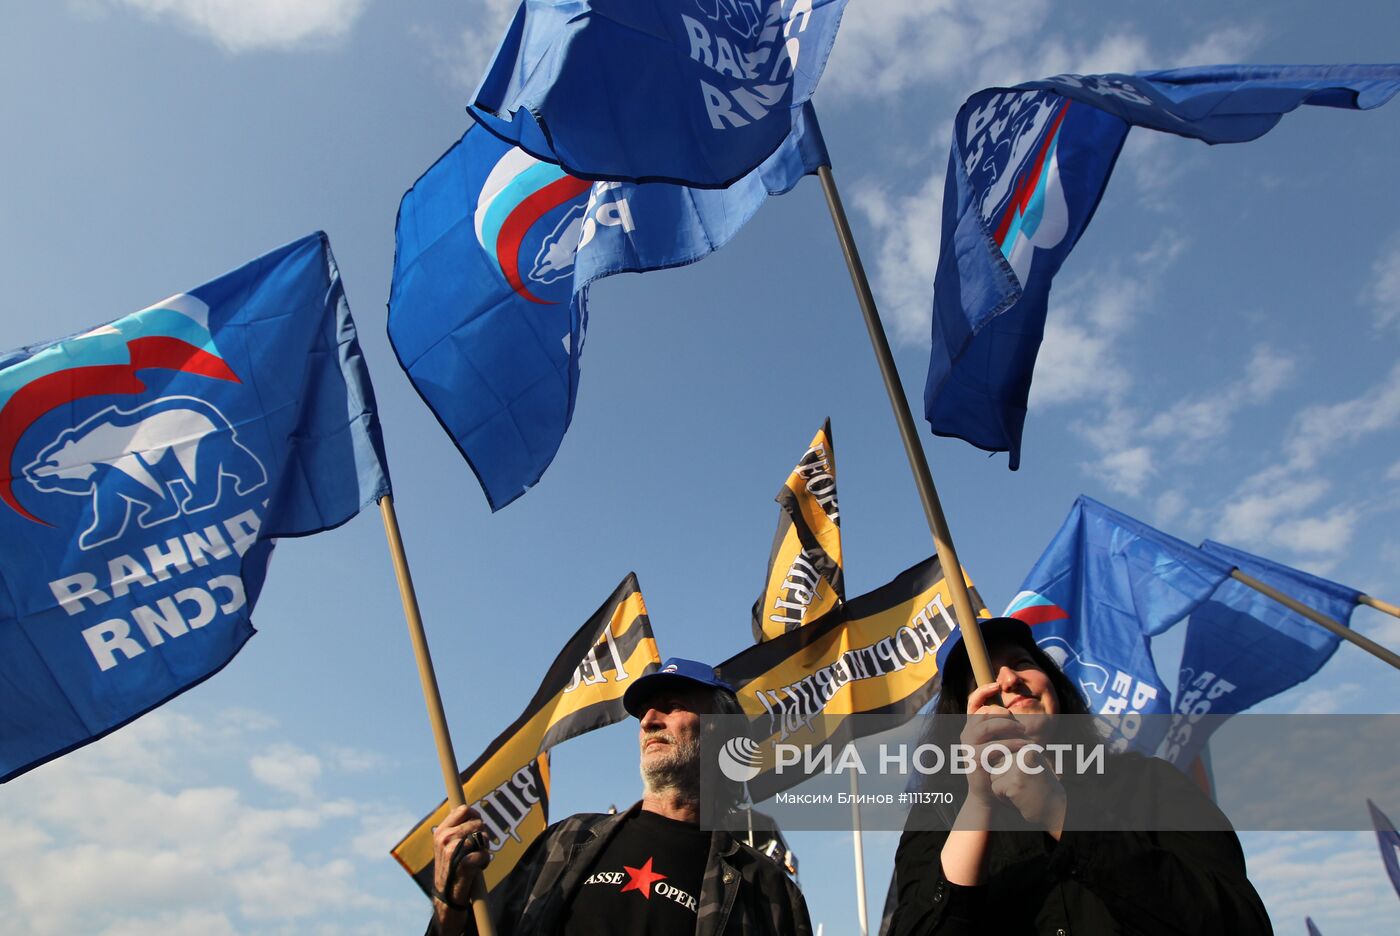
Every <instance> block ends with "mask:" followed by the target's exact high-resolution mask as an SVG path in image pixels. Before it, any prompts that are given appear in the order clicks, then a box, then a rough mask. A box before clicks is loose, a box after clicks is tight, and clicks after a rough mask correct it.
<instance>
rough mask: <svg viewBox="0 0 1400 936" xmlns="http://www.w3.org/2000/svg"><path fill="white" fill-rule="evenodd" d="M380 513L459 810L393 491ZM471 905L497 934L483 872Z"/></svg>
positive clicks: (482, 931) (453, 761)
mask: <svg viewBox="0 0 1400 936" xmlns="http://www.w3.org/2000/svg"><path fill="white" fill-rule="evenodd" d="M379 515H380V516H381V517H382V518H383V519H384V535H385V536H386V537H387V538H388V540H389V555H390V557H391V558H392V560H393V563H394V578H395V579H397V580H398V583H399V598H400V599H401V600H402V601H403V616H404V618H405V619H407V621H408V638H409V640H410V641H412V643H413V658H414V660H415V661H416V662H417V663H418V679H419V681H420V682H421V683H422V684H423V701H424V702H426V703H427V705H428V722H429V724H431V725H432V727H433V740H434V741H435V742H437V752H438V764H439V765H440V766H441V767H442V779H443V783H445V784H446V785H447V802H448V803H449V804H450V805H451V807H452V808H453V809H456V808H457V807H458V806H464V805H466V802H467V801H466V798H465V797H464V796H463V795H462V782H461V779H460V776H459V774H458V772H457V755H456V754H454V753H453V752H452V736H451V735H449V734H448V733H447V716H446V715H445V714H444V713H443V710H442V695H441V694H440V693H439V692H438V683H437V674H436V673H434V672H433V658H432V656H431V655H430V654H429V653H428V638H427V636H426V635H425V634H424V633H423V616H422V614H420V613H419V611H418V595H417V593H416V592H415V591H414V590H413V576H412V574H410V572H409V571H408V556H407V555H406V554H405V553H404V548H403V538H402V537H401V536H400V535H399V518H398V515H397V514H395V513H394V497H393V495H392V494H385V495H384V496H383V497H381V498H380V499H379ZM457 847H458V848H460V847H461V846H460V845H459V846H457ZM471 905H472V916H473V917H474V918H475V919H476V931H477V933H478V934H479V936H496V928H495V926H494V925H493V924H492V923H491V914H490V912H489V911H488V909H487V907H486V884H485V882H484V881H483V880H482V878H481V875H480V874H477V876H476V879H475V880H474V881H473V882H472V890H471Z"/></svg>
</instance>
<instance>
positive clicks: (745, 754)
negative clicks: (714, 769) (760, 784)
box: [719, 738, 763, 783]
mask: <svg viewBox="0 0 1400 936" xmlns="http://www.w3.org/2000/svg"><path fill="white" fill-rule="evenodd" d="M762 763H763V759H762V757H761V756H760V754H759V747H758V742H756V741H754V740H753V739H752V738H731V739H729V740H728V741H726V742H724V746H723V747H721V748H720V749H719V772H720V773H722V774H724V775H725V776H726V777H728V778H729V779H730V780H733V781H734V782H735V783H748V782H749V781H750V780H752V779H753V778H754V777H757V776H758V775H759V774H761V773H762V772H763V767H762Z"/></svg>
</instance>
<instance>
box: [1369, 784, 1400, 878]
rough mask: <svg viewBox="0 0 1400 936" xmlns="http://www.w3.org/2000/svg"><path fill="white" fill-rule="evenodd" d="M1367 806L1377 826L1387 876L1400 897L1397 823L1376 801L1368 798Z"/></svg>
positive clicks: (1378, 840) (1399, 843) (1377, 841)
mask: <svg viewBox="0 0 1400 936" xmlns="http://www.w3.org/2000/svg"><path fill="white" fill-rule="evenodd" d="M1366 808H1367V809H1369V810H1371V823H1372V825H1374V826H1375V827H1376V843H1377V844H1378V845H1380V848H1381V861H1383V862H1385V873H1386V876H1387V877H1389V878H1390V886H1391V887H1393V888H1395V895H1396V896H1397V897H1400V832H1396V831H1395V823H1393V822H1391V821H1390V817H1389V816H1387V815H1386V814H1385V813H1383V812H1381V811H1380V807H1378V806H1377V805H1376V804H1375V803H1373V802H1371V801H1370V800H1367V801H1366Z"/></svg>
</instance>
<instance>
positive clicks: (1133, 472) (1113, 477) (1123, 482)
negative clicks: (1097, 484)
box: [1084, 446, 1157, 496]
mask: <svg viewBox="0 0 1400 936" xmlns="http://www.w3.org/2000/svg"><path fill="white" fill-rule="evenodd" d="M1084 467H1085V470H1086V471H1088V472H1089V473H1090V474H1095V475H1098V477H1099V478H1100V480H1102V481H1103V482H1104V483H1105V484H1107V485H1108V486H1109V487H1111V488H1113V490H1115V491H1118V492H1119V493H1122V494H1132V495H1135V496H1136V495H1138V494H1141V493H1142V489H1143V487H1144V486H1146V484H1147V482H1148V481H1149V480H1151V478H1152V476H1153V475H1154V474H1156V471H1157V468H1156V465H1155V464H1154V461H1153V457H1152V450H1151V449H1149V448H1147V447H1145V446H1138V447H1136V448H1130V449H1122V450H1120V451H1116V452H1112V453H1110V454H1108V455H1105V456H1104V457H1103V458H1100V459H1099V460H1098V461H1096V462H1092V463H1088V464H1086V465H1085V466H1084Z"/></svg>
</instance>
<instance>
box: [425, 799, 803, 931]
mask: <svg viewBox="0 0 1400 936" xmlns="http://www.w3.org/2000/svg"><path fill="white" fill-rule="evenodd" d="M640 808H641V804H640V803H639V804H637V805H635V806H633V807H632V808H631V809H629V810H627V812H625V813H618V814H616V815H611V816H609V815H601V814H598V813H581V814H579V815H576V816H570V817H569V818H568V819H565V820H564V821H563V822H558V823H555V824H554V825H552V826H550V827H549V828H548V829H545V831H544V833H543V834H542V835H540V837H539V838H537V839H536V840H535V841H534V842H533V843H532V844H531V845H530V847H529V849H528V850H527V851H526V852H525V854H524V855H523V856H521V859H520V862H519V863H518V864H517V865H516V866H515V867H514V868H513V869H511V872H510V874H508V875H506V877H505V879H504V880H503V881H501V883H500V884H499V885H497V887H496V889H495V890H493V891H492V893H491V899H490V904H491V918H492V920H493V921H494V922H495V924H496V933H497V936H558V934H559V933H561V932H563V929H564V920H565V919H566V918H567V917H568V911H569V905H570V903H571V902H572V901H573V899H574V895H575V894H577V893H578V889H579V885H580V883H581V882H582V881H583V879H584V878H585V877H586V876H587V874H588V872H589V871H591V870H592V868H593V865H594V863H595V862H597V860H598V856H599V855H601V854H602V853H603V850H604V849H605V848H606V847H607V844H608V841H609V840H610V839H611V838H612V837H613V836H614V835H616V834H617V831H618V830H619V829H620V828H621V826H622V823H624V822H626V821H627V820H628V819H629V818H630V817H632V816H635V815H636V814H637V812H638V810H639V809H640ZM475 932H476V924H475V923H474V922H471V921H470V920H469V921H468V923H467V933H468V934H469V936H471V934H475ZM811 932H812V924H811V921H810V919H809V918H808V916H807V904H806V902H805V901H804V900H803V899H802V892H801V891H799V890H798V889H797V885H796V884H794V883H793V882H792V880H791V879H790V878H788V876H787V875H786V874H784V873H783V870H782V869H781V868H780V867H778V864H777V863H776V862H775V861H773V859H771V858H769V857H767V856H766V855H763V854H760V853H759V852H757V851H755V850H754V849H752V848H750V847H748V846H747V845H745V844H743V843H741V842H740V841H739V840H738V839H736V838H734V837H733V836H731V835H730V834H729V833H728V832H720V831H716V832H714V833H713V834H712V835H711V836H710V854H709V856H708V859H707V862H706V865H705V876H704V881H703V883H702V884H701V887H700V897H699V910H698V913H697V916H696V921H695V933H696V936H811ZM436 933H437V927H436V926H434V925H432V923H431V922H430V923H429V926H428V934H429V936H434V934H436Z"/></svg>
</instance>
